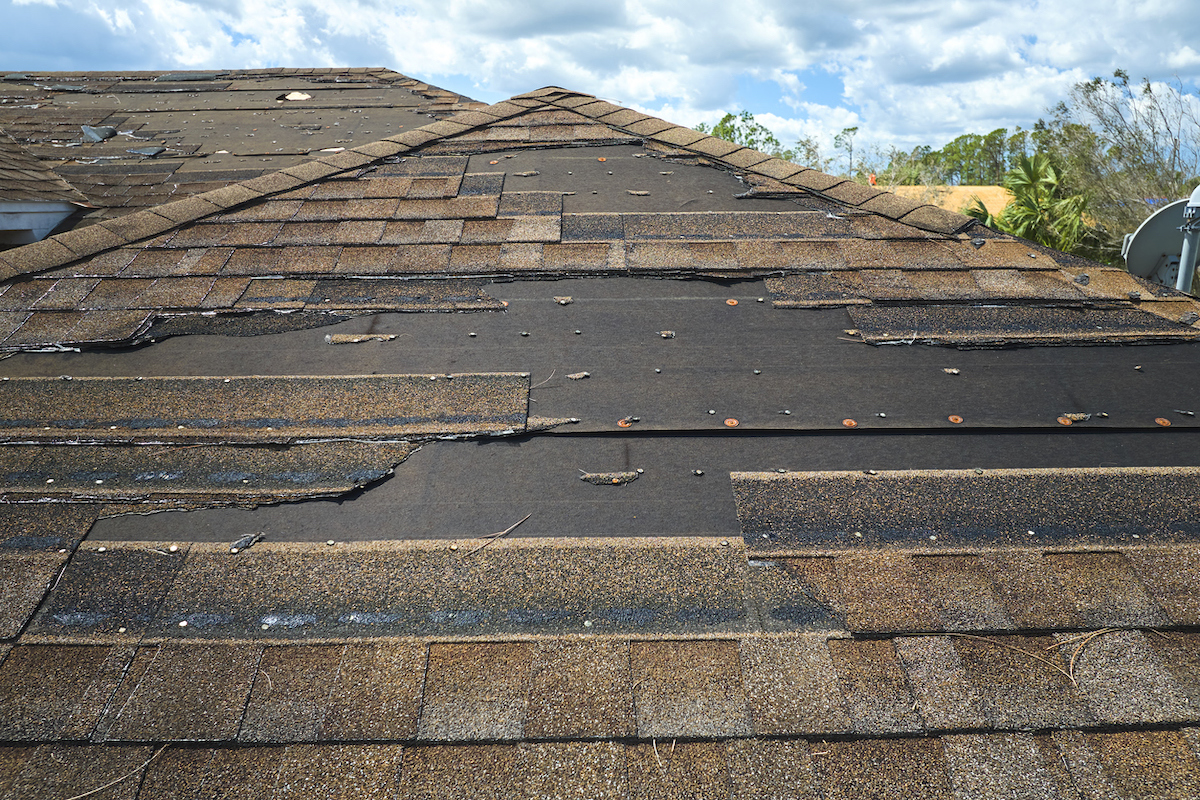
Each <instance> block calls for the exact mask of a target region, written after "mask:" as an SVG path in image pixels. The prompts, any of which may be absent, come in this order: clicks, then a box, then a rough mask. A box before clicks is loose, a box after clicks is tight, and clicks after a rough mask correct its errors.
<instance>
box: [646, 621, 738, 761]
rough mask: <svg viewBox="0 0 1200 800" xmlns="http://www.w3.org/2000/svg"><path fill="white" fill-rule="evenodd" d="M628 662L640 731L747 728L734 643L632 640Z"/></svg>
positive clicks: (712, 732) (655, 734)
mask: <svg viewBox="0 0 1200 800" xmlns="http://www.w3.org/2000/svg"><path fill="white" fill-rule="evenodd" d="M630 663H631V664H632V668H633V678H634V684H635V686H636V687H637V688H635V689H634V701H635V704H636V707H637V729H638V735H639V736H641V737H643V738H658V739H665V738H677V737H678V738H685V737H718V736H738V735H745V734H747V733H749V731H750V725H749V719H748V718H747V714H746V696H745V694H744V692H743V689H742V681H741V667H740V665H739V662H738V651H737V643H736V642H721V641H713V642H637V643H635V644H634V645H633V646H632V648H631V651H630Z"/></svg>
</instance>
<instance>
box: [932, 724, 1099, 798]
mask: <svg viewBox="0 0 1200 800" xmlns="http://www.w3.org/2000/svg"><path fill="white" fill-rule="evenodd" d="M1045 738H1046V737H1038V736H1033V735H1031V734H1027V733H1000V734H986V735H978V734H971V735H962V736H944V737H942V739H941V742H942V748H943V752H944V753H945V765H946V771H947V772H948V773H949V775H950V780H951V782H952V783H953V785H954V790H955V796H956V797H961V798H967V797H970V798H980V800H983V798H989V800H990V798H1001V797H1013V798H1015V797H1020V798H1024V799H1025V800H1057V798H1061V797H1071V796H1073V795H1075V793H1076V791H1077V789H1076V787H1075V785H1074V783H1073V782H1072V781H1071V779H1070V776H1069V775H1068V774H1066V771H1065V770H1064V769H1063V768H1062V766H1061V764H1059V763H1058V754H1057V752H1055V750H1054V748H1053V745H1049V746H1047V744H1046V743H1045V742H1044V739H1045Z"/></svg>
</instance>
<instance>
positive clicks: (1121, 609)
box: [1044, 553, 1167, 627]
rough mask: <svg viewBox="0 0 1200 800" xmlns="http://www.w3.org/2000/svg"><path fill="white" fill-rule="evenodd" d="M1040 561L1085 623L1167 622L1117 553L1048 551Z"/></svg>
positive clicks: (1139, 624) (1126, 624) (1147, 624)
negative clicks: (1060, 552) (1057, 552)
mask: <svg viewBox="0 0 1200 800" xmlns="http://www.w3.org/2000/svg"><path fill="white" fill-rule="evenodd" d="M1044 562H1045V564H1046V566H1047V568H1049V569H1050V570H1051V571H1052V573H1053V575H1054V579H1055V583H1057V584H1058V585H1059V586H1060V587H1062V590H1063V593H1064V595H1065V597H1064V599H1065V600H1066V601H1067V602H1074V604H1075V607H1076V608H1077V609H1078V611H1079V613H1080V614H1081V615H1082V617H1083V619H1084V621H1085V623H1086V624H1088V625H1091V626H1094V627H1104V626H1109V625H1112V626H1121V627H1124V626H1155V625H1162V624H1164V623H1166V622H1167V617H1166V615H1165V614H1164V613H1163V612H1162V609H1160V608H1159V607H1158V605H1157V604H1156V603H1155V602H1154V601H1153V600H1151V599H1150V597H1149V596H1148V595H1147V594H1146V591H1145V589H1143V588H1142V585H1141V583H1139V582H1138V579H1137V576H1136V574H1135V573H1134V572H1133V570H1132V569H1131V567H1130V565H1129V562H1128V561H1126V560H1125V557H1124V556H1122V555H1121V554H1120V553H1063V554H1053V553H1051V554H1047V555H1046V556H1045V557H1044Z"/></svg>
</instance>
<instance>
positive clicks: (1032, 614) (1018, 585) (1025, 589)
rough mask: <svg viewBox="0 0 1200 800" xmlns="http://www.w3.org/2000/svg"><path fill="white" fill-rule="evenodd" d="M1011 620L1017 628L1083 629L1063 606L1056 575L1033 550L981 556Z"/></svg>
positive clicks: (1070, 607)
mask: <svg viewBox="0 0 1200 800" xmlns="http://www.w3.org/2000/svg"><path fill="white" fill-rule="evenodd" d="M982 558H983V559H984V561H985V562H986V563H987V564H988V566H989V568H990V573H991V579H992V585H993V586H994V587H995V588H996V592H997V593H998V595H999V597H1000V599H1001V601H1002V602H1003V603H1004V606H1005V609H1006V610H1007V611H1008V615H1009V617H1010V618H1011V619H1012V620H1013V622H1014V623H1016V625H1017V627H1018V628H1032V629H1035V630H1036V629H1043V630H1044V629H1048V628H1080V627H1083V625H1084V620H1083V618H1082V617H1081V616H1080V614H1079V612H1078V611H1077V610H1076V609H1075V605H1074V604H1073V603H1068V602H1064V598H1063V591H1062V588H1061V587H1060V586H1059V584H1058V583H1057V581H1056V580H1055V575H1054V573H1053V572H1052V571H1051V570H1050V568H1049V567H1048V565H1047V564H1046V563H1045V561H1044V560H1043V558H1042V554H1041V553H1039V552H1037V551H1033V550H1007V551H998V552H995V553H988V554H986V555H984V556H982Z"/></svg>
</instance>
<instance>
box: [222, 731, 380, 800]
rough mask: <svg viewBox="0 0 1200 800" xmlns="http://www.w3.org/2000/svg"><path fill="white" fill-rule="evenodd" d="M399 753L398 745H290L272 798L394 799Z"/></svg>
mask: <svg viewBox="0 0 1200 800" xmlns="http://www.w3.org/2000/svg"><path fill="white" fill-rule="evenodd" d="M401 752H402V751H401V748H400V747H399V746H398V745H340V746H339V745H305V744H300V745H292V746H291V747H288V748H287V751H286V752H285V754H284V756H283V758H282V763H281V764H280V765H279V772H278V776H277V777H276V778H275V781H274V782H273V783H274V786H273V788H274V790H275V791H274V793H273V795H272V798H273V800H307V799H308V798H316V797H322V798H334V797H346V798H363V800H375V798H381V799H382V798H388V800H390V799H391V798H393V797H395V796H396V790H397V784H398V782H399V773H400V766H401V760H402V759H401ZM226 796H228V795H226Z"/></svg>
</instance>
